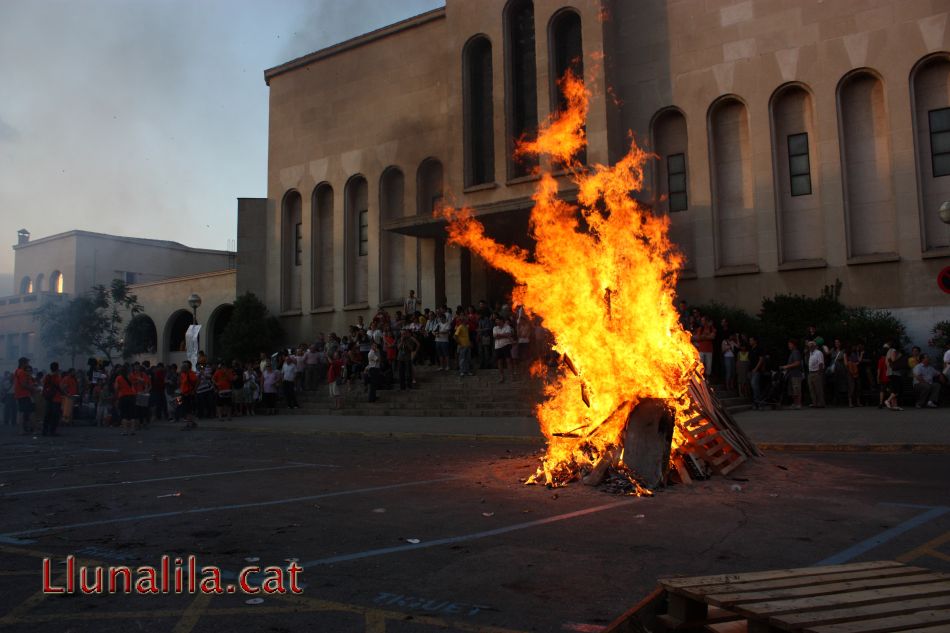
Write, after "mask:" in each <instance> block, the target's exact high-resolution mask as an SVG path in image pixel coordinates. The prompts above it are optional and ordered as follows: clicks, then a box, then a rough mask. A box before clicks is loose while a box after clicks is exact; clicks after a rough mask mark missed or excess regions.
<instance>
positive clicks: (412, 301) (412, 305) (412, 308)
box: [402, 290, 420, 317]
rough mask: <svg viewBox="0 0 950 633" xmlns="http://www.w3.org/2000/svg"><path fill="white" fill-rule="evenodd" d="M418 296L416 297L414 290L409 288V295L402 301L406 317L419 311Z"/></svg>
mask: <svg viewBox="0 0 950 633" xmlns="http://www.w3.org/2000/svg"><path fill="white" fill-rule="evenodd" d="M419 305H420V303H419V298H418V297H416V291H415V290H410V291H409V296H408V297H406V300H405V301H403V302H402V311H403V314H405V315H406V316H407V317H410V316H412V315H413V314H415V313H416V312H418V311H419Z"/></svg>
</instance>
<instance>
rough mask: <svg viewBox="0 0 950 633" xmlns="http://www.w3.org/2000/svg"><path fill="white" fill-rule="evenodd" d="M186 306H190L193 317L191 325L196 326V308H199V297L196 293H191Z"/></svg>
mask: <svg viewBox="0 0 950 633" xmlns="http://www.w3.org/2000/svg"><path fill="white" fill-rule="evenodd" d="M188 305H189V306H191V312H192V316H193V319H194V320H193V321H192V322H193V323H194V324H195V325H198V308H199V307H200V306H201V297H199V296H198V293H197V292H193V293H191V296H190V297H188Z"/></svg>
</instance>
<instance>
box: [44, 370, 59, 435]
mask: <svg viewBox="0 0 950 633" xmlns="http://www.w3.org/2000/svg"><path fill="white" fill-rule="evenodd" d="M43 399H44V400H45V401H46V412H45V413H44V414H43V435H57V433H56V426H57V425H58V424H59V418H60V415H61V408H62V405H63V385H62V377H61V376H60V375H59V363H55V362H54V363H50V366H49V373H48V374H46V376H45V377H44V378H43Z"/></svg>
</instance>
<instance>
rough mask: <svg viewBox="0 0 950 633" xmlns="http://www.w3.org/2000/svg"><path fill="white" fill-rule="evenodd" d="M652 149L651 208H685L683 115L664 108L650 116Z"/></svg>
mask: <svg viewBox="0 0 950 633" xmlns="http://www.w3.org/2000/svg"><path fill="white" fill-rule="evenodd" d="M652 127H653V130H652V132H653V151H654V152H656V155H657V158H658V161H657V166H656V172H655V173H656V182H655V184H654V192H655V193H656V195H655V199H656V202H655V204H654V208H655V209H656V210H657V211H658V212H660V213H675V212H677V211H686V210H687V209H689V192H688V191H687V173H686V164H687V161H686V142H687V139H686V118H685V117H684V116H683V113H682V112H680V111H679V110H678V109H676V108H667V109H665V110H663V111H661V112H659V113H657V114H656V116H654V117H653V126H652Z"/></svg>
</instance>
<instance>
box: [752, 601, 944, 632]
mask: <svg viewBox="0 0 950 633" xmlns="http://www.w3.org/2000/svg"><path fill="white" fill-rule="evenodd" d="M942 607H948V608H950V595H946V596H935V597H933V598H919V599H916V600H914V599H911V600H907V599H900V600H897V601H894V602H884V603H881V604H869V605H865V606H863V607H847V608H844V609H824V610H820V611H805V612H804V613H788V614H785V615H777V616H773V617H772V618H771V619H770V620H769V621H770V622H771V623H772V624H774V625H775V626H778V627H780V628H783V629H786V630H789V631H797V630H800V629H802V628H805V627H807V626H816V625H819V624H837V623H839V622H847V621H849V620H860V619H862V618H864V619H867V618H869V617H874V616H885V615H900V614H902V613H914V612H915V611H927V610H930V609H936V608H942Z"/></svg>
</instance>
